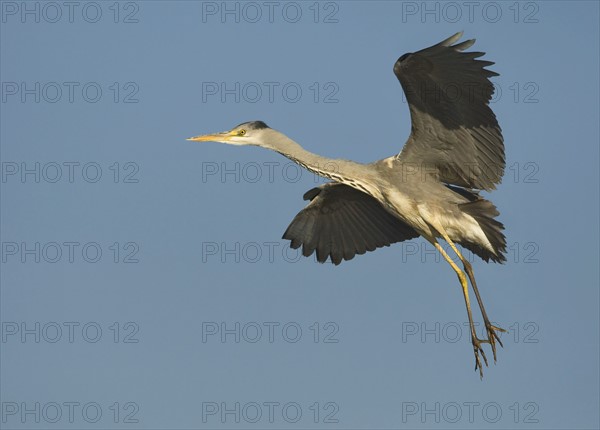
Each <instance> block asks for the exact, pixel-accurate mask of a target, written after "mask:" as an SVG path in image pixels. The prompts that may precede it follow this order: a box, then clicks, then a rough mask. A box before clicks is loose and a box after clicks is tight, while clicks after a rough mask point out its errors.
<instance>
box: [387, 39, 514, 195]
mask: <svg viewBox="0 0 600 430" xmlns="http://www.w3.org/2000/svg"><path fill="white" fill-rule="evenodd" d="M461 36H462V32H461V33H457V34H455V35H454V36H451V37H450V38H448V39H446V40H444V41H442V42H440V43H438V44H436V45H433V46H431V47H429V48H426V49H423V50H421V51H418V52H415V53H410V54H404V55H403V56H402V57H400V58H399V59H398V61H396V63H395V64H394V74H395V75H396V77H397V78H398V80H399V81H400V84H401V85H402V88H403V90H404V93H405V94H406V98H407V100H408V104H409V108H410V116H411V121H412V127H411V134H410V136H409V138H408V140H407V142H406V144H405V145H404V148H403V149H402V152H400V154H398V156H397V157H398V159H399V160H400V161H402V162H404V163H414V164H418V165H422V166H423V167H426V168H427V169H433V171H434V172H436V173H437V177H438V179H439V180H440V181H442V182H445V183H448V184H453V185H458V186H461V187H467V188H476V189H483V190H492V189H494V188H495V185H496V184H498V183H499V182H500V181H501V179H502V175H503V174H504V166H505V157H504V142H503V138H502V132H501V129H500V126H499V125H498V121H497V120H496V116H495V115H494V112H492V110H491V109H490V106H489V101H490V99H491V97H492V94H493V93H494V87H493V85H492V83H491V82H490V80H489V78H490V77H492V76H498V74H497V73H496V72H492V71H490V70H487V69H485V67H486V66H489V65H492V64H494V63H492V62H490V61H482V60H477V58H479V57H481V56H483V55H484V53H483V52H462V51H463V50H465V49H467V48H469V47H470V46H471V45H473V43H475V40H467V41H464V42H461V43H457V44H454V43H456V42H457V41H458V40H459V39H460V37H461ZM453 44H454V45H453Z"/></svg>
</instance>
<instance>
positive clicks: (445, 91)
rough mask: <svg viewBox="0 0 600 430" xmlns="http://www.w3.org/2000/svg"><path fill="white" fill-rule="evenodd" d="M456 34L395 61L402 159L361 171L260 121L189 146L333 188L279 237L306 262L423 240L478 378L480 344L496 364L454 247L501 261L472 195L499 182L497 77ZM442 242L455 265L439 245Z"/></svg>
mask: <svg viewBox="0 0 600 430" xmlns="http://www.w3.org/2000/svg"><path fill="white" fill-rule="evenodd" d="M461 36H462V32H460V33H457V34H455V35H453V36H451V37H449V38H448V39H446V40H443V41H442V42H440V43H438V44H436V45H433V46H431V47H429V48H426V49H423V50H421V51H418V52H414V53H408V54H404V55H402V56H401V57H400V58H399V59H398V60H397V61H396V63H395V64H394V74H395V75H396V77H397V78H398V80H399V81H400V84H401V85H402V88H403V90H404V93H405V94H406V98H407V100H408V104H409V109H410V116H411V122H412V125H411V133H410V136H409V137H408V140H407V141H406V143H405V145H404V148H403V149H402V151H401V152H400V153H399V154H397V155H394V156H391V157H389V158H385V159H383V160H379V161H376V162H373V163H369V164H362V163H357V162H354V161H349V160H342V159H330V158H326V157H321V156H319V155H316V154H313V153H311V152H309V151H307V150H305V149H304V148H302V147H301V146H300V145H299V144H298V143H296V142H295V141H293V140H292V139H290V138H289V137H287V136H286V135H284V134H283V133H281V132H279V131H276V130H274V129H272V128H270V127H268V126H267V125H266V124H265V123H264V122H262V121H251V122H245V123H243V124H240V125H238V126H237V127H235V128H233V129H232V130H230V131H225V132H221V133H215V134H208V135H203V136H196V137H192V138H189V139H188V140H191V141H214V142H222V143H227V144H230V145H240V146H241V145H254V146H260V147H263V148H267V149H270V150H273V151H276V152H278V153H280V154H281V155H283V156H285V157H287V158H289V159H290V160H292V161H294V162H295V163H297V164H299V165H300V166H302V167H304V168H305V169H307V170H309V171H311V172H313V173H315V174H317V175H320V176H323V177H325V178H328V179H330V180H331V181H332V182H329V183H326V184H323V185H321V186H318V187H316V188H313V189H311V190H309V191H308V192H307V193H306V194H304V200H309V201H310V202H309V203H308V205H307V206H306V207H305V208H304V209H303V210H301V211H300V212H299V213H298V214H297V215H296V217H295V218H294V219H293V220H292V222H291V224H290V225H289V227H288V228H287V230H286V231H285V233H284V234H283V238H284V239H289V240H290V241H291V244H290V246H291V247H292V248H294V249H297V248H300V247H302V253H303V255H305V256H309V255H311V254H312V253H313V252H315V251H316V254H317V260H318V261H319V262H321V263H322V262H325V261H326V260H327V259H328V258H329V259H331V261H332V262H333V263H334V264H336V265H337V264H340V263H341V262H342V260H351V259H352V258H353V257H354V256H355V255H356V254H364V253H365V252H366V251H374V250H375V249H376V248H379V247H383V246H389V245H390V244H392V243H395V242H401V241H404V240H409V239H413V238H416V237H418V236H423V238H425V239H426V240H427V241H429V242H430V243H431V244H433V246H435V248H436V249H437V250H438V251H439V252H440V254H442V256H443V257H444V259H445V260H446V261H447V262H448V263H449V264H450V266H451V267H452V269H453V270H454V271H455V272H456V274H457V275H458V279H459V281H460V285H461V287H462V293H463V296H464V300H465V304H466V308H467V315H468V317H469V325H470V332H471V341H472V344H473V351H474V354H475V370H477V369H479V373H480V377H483V368H482V363H481V359H480V356H481V357H482V358H483V361H484V362H485V365H486V366H487V365H488V360H487V358H486V356H485V352H484V350H483V348H482V344H484V343H488V344H489V345H490V346H491V349H492V352H493V356H494V362H495V361H496V342H497V343H498V344H500V346H502V342H501V341H500V337H499V336H498V332H504V331H505V330H503V329H501V328H499V327H496V326H494V325H493V324H492V323H491V322H490V319H489V318H488V316H487V314H486V311H485V308H484V305H483V301H482V299H481V295H480V294H479V290H478V288H477V283H476V282H475V276H474V274H473V269H472V267H471V264H470V263H469V261H467V259H466V258H465V257H464V256H463V254H462V253H461V252H460V251H459V249H458V248H457V246H456V244H459V245H462V247H464V248H466V249H468V250H470V251H471V252H473V253H474V254H476V255H478V256H479V257H480V258H482V259H483V260H485V261H486V262H489V261H490V260H491V261H493V262H496V263H502V262H503V261H506V258H505V256H504V254H505V252H506V239H505V237H504V235H503V233H502V230H503V229H504V226H503V225H502V224H501V223H500V222H498V221H496V219H495V217H496V216H497V215H498V214H499V213H498V211H497V210H496V207H495V206H494V205H493V204H492V203H491V202H490V201H488V200H486V199H484V198H482V197H481V196H480V195H479V191H480V190H485V191H491V190H493V189H495V187H496V184H498V183H500V181H501V180H502V176H503V174H504V167H505V156H504V143H503V137H502V132H501V129H500V126H499V125H498V121H497V120H496V116H495V115H494V113H493V112H492V110H491V109H490V106H489V101H490V99H491V97H492V94H493V93H494V87H493V85H492V84H491V82H490V81H489V78H490V77H492V76H498V74H497V73H495V72H493V71H490V70H488V69H486V67H487V66H490V65H492V64H494V63H493V62H490V61H483V60H479V59H478V58H479V57H482V56H483V55H484V53H483V52H464V50H465V49H467V48H469V47H471V46H472V45H473V43H475V40H466V41H464V42H458V41H459V39H460V38H461ZM438 239H443V240H445V241H446V242H447V243H448V244H449V245H450V248H451V249H452V251H453V252H454V253H455V254H456V257H457V258H458V260H460V263H462V267H463V269H461V268H460V267H459V266H458V264H457V263H458V262H457V261H454V259H453V258H452V257H451V256H450V255H448V253H447V252H446V251H445V250H444V248H442V246H441V245H440V244H439V242H438ZM467 278H468V280H469V281H470V283H471V286H472V288H473V291H474V293H475V297H476V299H477V303H478V305H479V308H480V310H481V314H482V317H483V321H484V323H485V327H486V338H485V339H479V338H478V337H477V335H476V332H475V325H474V323H473V315H472V313H471V303H470V300H469V287H468V281H467Z"/></svg>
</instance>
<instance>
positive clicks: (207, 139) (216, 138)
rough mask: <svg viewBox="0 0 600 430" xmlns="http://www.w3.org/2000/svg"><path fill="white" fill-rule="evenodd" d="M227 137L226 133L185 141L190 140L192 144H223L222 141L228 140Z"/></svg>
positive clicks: (206, 135) (191, 138)
mask: <svg viewBox="0 0 600 430" xmlns="http://www.w3.org/2000/svg"><path fill="white" fill-rule="evenodd" d="M229 137H230V136H229V134H228V133H215V134H205V135H202V136H195V137H190V138H188V139H186V140H191V141H192V142H223V141H224V140H229Z"/></svg>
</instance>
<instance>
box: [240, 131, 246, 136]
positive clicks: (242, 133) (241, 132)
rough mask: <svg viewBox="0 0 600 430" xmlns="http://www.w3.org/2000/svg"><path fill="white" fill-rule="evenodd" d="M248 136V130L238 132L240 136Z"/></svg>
mask: <svg viewBox="0 0 600 430" xmlns="http://www.w3.org/2000/svg"><path fill="white" fill-rule="evenodd" d="M245 134H246V130H240V131H238V136H243V135H245Z"/></svg>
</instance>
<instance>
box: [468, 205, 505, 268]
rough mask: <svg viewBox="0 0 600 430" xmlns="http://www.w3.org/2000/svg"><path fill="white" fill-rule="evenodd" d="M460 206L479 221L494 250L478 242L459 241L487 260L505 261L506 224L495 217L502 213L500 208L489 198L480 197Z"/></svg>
mask: <svg viewBox="0 0 600 430" xmlns="http://www.w3.org/2000/svg"><path fill="white" fill-rule="evenodd" d="M459 207H460V209H461V210H462V211H463V212H464V213H466V214H468V215H470V216H472V217H473V218H474V219H475V221H477V223H479V226H480V227H481V229H482V230H483V232H484V234H485V236H486V237H487V239H488V241H489V242H490V244H491V245H492V248H493V250H494V252H492V251H490V250H489V249H487V248H484V247H482V246H481V245H480V244H477V243H472V242H466V241H463V242H459V243H460V244H461V245H462V246H464V247H465V248H467V249H468V250H469V251H471V252H473V253H474V254H476V255H478V256H479V257H481V258H482V259H483V260H485V261H486V262H487V261H490V260H492V261H494V262H496V263H503V262H505V261H506V257H505V255H504V254H506V237H504V233H502V230H504V225H502V223H500V222H498V221H496V220H495V219H494V218H495V217H497V216H498V215H499V214H500V213H499V212H498V209H496V206H494V204H493V203H492V202H490V201H489V200H485V199H481V198H480V199H478V200H475V201H471V202H467V203H462V204H460V205H459Z"/></svg>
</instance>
